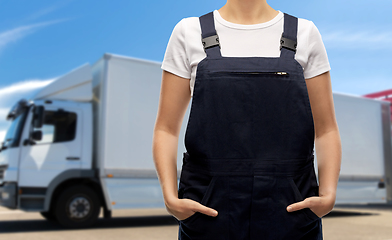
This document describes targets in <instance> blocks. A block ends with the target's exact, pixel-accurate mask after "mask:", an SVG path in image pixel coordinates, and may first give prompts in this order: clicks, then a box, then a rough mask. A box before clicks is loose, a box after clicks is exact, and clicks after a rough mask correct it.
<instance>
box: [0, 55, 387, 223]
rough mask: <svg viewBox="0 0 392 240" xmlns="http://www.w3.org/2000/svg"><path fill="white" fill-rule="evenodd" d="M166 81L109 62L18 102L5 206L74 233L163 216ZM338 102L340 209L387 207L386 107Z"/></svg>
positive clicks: (5, 162) (3, 163)
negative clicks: (120, 219)
mask: <svg viewBox="0 0 392 240" xmlns="http://www.w3.org/2000/svg"><path fill="white" fill-rule="evenodd" d="M161 77H162V69H161V68H160V63H159V62H154V61H148V60H144V59H137V58H131V57H125V56H119V55H114V54H104V56H103V57H102V58H100V59H99V60H98V61H97V62H96V63H94V64H93V65H92V66H90V65H89V64H84V65H83V66H81V67H79V68H77V69H74V70H72V71H71V72H69V73H67V74H65V75H64V76H62V77H59V78H58V79H56V80H55V81H53V82H52V83H50V84H49V85H47V86H46V87H44V88H42V89H41V90H40V91H39V92H37V93H36V94H35V96H34V97H32V98H31V99H28V100H26V99H21V100H20V101H18V102H17V103H15V105H14V106H13V107H12V109H11V110H10V112H9V114H8V115H7V120H9V121H11V125H10V127H9V129H8V130H7V133H6V136H5V139H4V142H3V143H2V146H1V152H0V205H2V206H5V207H8V208H10V209H21V210H24V211H37V212H41V214H42V216H44V217H45V218H46V219H48V220H56V221H58V222H59V223H60V224H62V225H63V226H68V227H86V226H91V225H92V224H94V223H95V221H96V220H97V218H98V215H99V213H100V211H101V209H102V210H103V213H104V217H106V218H109V217H110V216H111V211H112V210H116V209H130V208H164V207H165V205H164V201H163V196H162V191H161V187H160V184H159V181H158V178H157V174H156V170H155V166H154V162H153V158H152V137H153V128H154V124H155V120H156V114H157V110H158V102H159V93H160V87H161ZM334 102H335V108H336V114H337V120H338V125H339V129H340V131H341V137H342V145H343V161H342V171H341V177H342V178H341V179H340V180H339V184H338V192H337V203H370V202H384V203H386V202H388V201H390V200H391V199H392V192H391V180H390V178H391V171H392V167H391V129H390V119H389V117H388V116H389V115H388V114H389V113H390V110H389V108H388V107H387V104H386V102H383V101H379V100H372V99H364V98H360V97H357V96H350V95H345V94H338V93H334ZM388 106H389V105H388ZM189 110H190V107H188V109H187V111H186V113H185V116H184V121H183V123H182V126H181V131H180V136H179V141H178V152H177V166H178V169H177V170H178V172H177V178H178V180H179V177H180V171H181V167H182V158H183V153H184V152H185V151H186V149H185V146H184V135H185V129H186V126H187V121H188V117H189ZM315 156H316V158H315V161H316V162H315V168H316V169H317V153H316V154H315ZM316 173H317V171H316Z"/></svg>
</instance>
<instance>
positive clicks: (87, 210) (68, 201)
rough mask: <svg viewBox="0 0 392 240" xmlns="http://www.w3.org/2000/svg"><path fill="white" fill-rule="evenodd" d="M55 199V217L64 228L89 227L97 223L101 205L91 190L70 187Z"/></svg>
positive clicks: (81, 187) (82, 187)
mask: <svg viewBox="0 0 392 240" xmlns="http://www.w3.org/2000/svg"><path fill="white" fill-rule="evenodd" d="M57 199H58V201H57V204H56V207H55V215H56V217H57V221H58V222H59V223H60V224H61V225H63V226H64V227H71V228H82V227H90V226H92V225H93V224H94V223H95V222H96V221H97V219H98V216H99V212H100V209H101V203H100V200H99V197H98V195H97V194H96V193H95V191H94V190H92V189H91V188H89V187H87V186H84V185H81V186H72V187H69V188H67V189H65V190H64V191H63V192H62V193H61V194H60V196H59V197H58V198H57Z"/></svg>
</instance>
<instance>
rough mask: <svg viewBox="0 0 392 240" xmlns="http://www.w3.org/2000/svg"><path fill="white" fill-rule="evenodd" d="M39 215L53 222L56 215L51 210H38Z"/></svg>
mask: <svg viewBox="0 0 392 240" xmlns="http://www.w3.org/2000/svg"><path fill="white" fill-rule="evenodd" d="M40 213H41V216H42V217H44V218H45V219H46V220H48V221H50V222H53V221H56V220H57V219H56V216H55V215H54V214H53V212H51V211H49V212H40Z"/></svg>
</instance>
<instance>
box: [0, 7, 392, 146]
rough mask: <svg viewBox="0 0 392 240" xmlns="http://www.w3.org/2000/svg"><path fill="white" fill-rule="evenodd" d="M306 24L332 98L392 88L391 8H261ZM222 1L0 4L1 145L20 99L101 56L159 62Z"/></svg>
mask: <svg viewBox="0 0 392 240" xmlns="http://www.w3.org/2000/svg"><path fill="white" fill-rule="evenodd" d="M267 2H268V4H269V5H270V6H272V7H273V8H274V9H276V10H280V11H282V12H287V13H289V14H292V15H294V16H297V17H300V18H305V19H309V20H312V21H313V22H314V23H315V25H316V26H317V28H318V29H319V31H320V33H321V35H322V38H323V41H324V45H325V47H326V49H327V54H328V58H329V62H330V65H331V79H332V88H333V91H335V92H344V93H350V94H357V95H363V94H366V93H371V92H376V91H381V90H385V89H391V88H392V77H391V75H390V73H389V71H390V70H389V69H391V60H392V58H391V57H390V56H391V54H392V15H391V14H390V9H392V1H385V0H382V1H381V0H374V1H363V0H356V1H353V0H345V1H337V0H329V1H310V0H308V1H298V0H297V1H293V0H291V1H289V0H280V1H273V0H270V1H267ZM225 3H226V0H197V1H189V0H182V1H180V0H177V1H175V0H165V1H162V0H160V1H157V0H150V1H131V0H128V1H126V0H122V1H120V0H110V1H109V0H100V1H92V0H83V1H82V0H79V1H76V0H51V1H48V0H40V1H31V0H16V1H9V0H0V141H1V140H2V139H3V136H4V131H5V130H6V128H7V127H8V125H9V123H8V122H6V121H5V116H6V113H7V111H8V110H9V108H10V107H11V106H12V105H13V104H14V103H15V102H16V101H17V100H19V99H20V98H22V97H28V96H30V95H31V94H33V93H34V92H35V91H36V90H38V89H39V88H42V87H44V86H45V85H46V84H48V83H50V82H51V81H52V80H53V79H55V78H56V77H58V76H61V75H63V74H65V73H67V72H68V71H70V70H72V69H74V68H76V67H78V66H80V65H82V64H84V63H86V62H89V63H94V62H95V61H96V60H98V59H99V58H100V57H101V56H102V55H103V54H104V53H105V52H109V53H115V54H120V55H126V56H131V57H136V58H143V59H149V60H155V61H162V59H163V56H164V53H165V49H166V45H167V42H168V40H169V37H170V34H171V31H172V30H173V27H174V26H175V24H176V23H177V22H178V21H180V20H181V19H182V18H184V17H190V16H200V15H202V14H204V13H207V12H209V11H211V10H214V9H219V8H220V7H221V6H223V5H224V4H225Z"/></svg>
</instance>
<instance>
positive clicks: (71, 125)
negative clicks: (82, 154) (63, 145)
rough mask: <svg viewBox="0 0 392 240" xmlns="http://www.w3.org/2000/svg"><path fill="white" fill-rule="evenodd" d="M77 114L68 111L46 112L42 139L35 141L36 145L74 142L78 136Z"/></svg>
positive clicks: (41, 129) (35, 129)
mask: <svg viewBox="0 0 392 240" xmlns="http://www.w3.org/2000/svg"><path fill="white" fill-rule="evenodd" d="M76 120H77V117H76V113H74V112H68V111H62V110H60V111H49V110H46V111H45V116H44V122H43V125H42V128H33V131H38V130H40V131H42V139H41V140H40V141H38V140H34V141H35V143H36V144H44V143H56V142H65V141H72V140H73V139H74V138H75V134H76Z"/></svg>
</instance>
